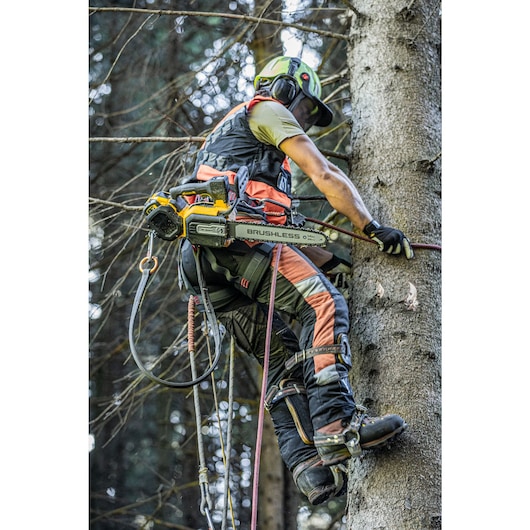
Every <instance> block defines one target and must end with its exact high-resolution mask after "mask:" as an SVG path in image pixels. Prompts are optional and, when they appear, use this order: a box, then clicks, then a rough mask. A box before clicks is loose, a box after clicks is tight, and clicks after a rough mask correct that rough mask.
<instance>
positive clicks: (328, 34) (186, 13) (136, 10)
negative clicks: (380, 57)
mask: <svg viewBox="0 0 530 530" xmlns="http://www.w3.org/2000/svg"><path fill="white" fill-rule="evenodd" d="M88 9H89V11H90V14H93V13H103V12H114V13H143V14H149V15H171V16H179V17H186V16H188V17H219V18H235V19H239V20H246V21H248V22H255V23H256V24H271V25H273V26H282V27H285V28H294V29H298V30H300V31H304V32H308V33H315V34H317V35H322V36H324V37H331V38H333V39H340V40H348V37H347V35H343V34H342V33H334V32H333V31H325V30H320V29H316V28H310V27H308V26H303V25H301V24H291V23H289V22H283V21H281V20H272V19H267V18H262V17H253V16H250V15H237V14H235V13H212V12H201V11H178V10H177V11H175V10H173V9H139V8H135V7H92V6H88Z"/></svg>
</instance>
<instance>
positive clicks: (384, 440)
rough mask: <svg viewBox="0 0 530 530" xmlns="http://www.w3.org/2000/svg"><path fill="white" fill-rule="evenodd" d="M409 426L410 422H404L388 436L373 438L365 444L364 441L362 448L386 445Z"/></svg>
mask: <svg viewBox="0 0 530 530" xmlns="http://www.w3.org/2000/svg"><path fill="white" fill-rule="evenodd" d="M407 427H408V424H406V423H403V425H401V426H400V427H398V428H397V429H396V430H395V431H393V432H391V433H388V434H387V435H386V436H383V437H382V438H378V439H377V440H372V441H371V442H367V443H365V444H363V443H362V444H361V449H373V448H374V447H380V446H383V445H386V444H387V443H388V442H390V441H391V440H392V439H393V438H395V437H396V436H397V435H398V434H401V433H402V432H403V431H404V430H406V429H407Z"/></svg>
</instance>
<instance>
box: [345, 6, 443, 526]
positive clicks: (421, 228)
mask: <svg viewBox="0 0 530 530" xmlns="http://www.w3.org/2000/svg"><path fill="white" fill-rule="evenodd" d="M403 5H404V4H403V3H402V2H396V1H393V0H385V1H382V0H380V1H376V2H373V1H372V2H368V1H359V2H356V4H355V6H356V11H357V12H356V14H354V15H353V17H352V26H351V39H352V40H351V46H350V48H349V55H348V65H349V69H350V79H351V94H352V123H353V134H352V154H353V158H352V168H351V169H352V176H353V177H352V178H353V181H354V183H355V184H356V186H357V187H358V188H359V191H360V192H361V195H362V196H363V198H364V200H365V203H366V205H367V206H368V209H369V210H370V211H371V213H372V215H373V216H374V218H375V219H377V220H378V221H379V222H380V223H381V224H383V225H387V226H393V227H395V228H399V229H401V230H403V231H404V232H405V234H406V235H407V236H408V237H409V238H410V240H411V241H412V242H413V243H430V244H439V243H440V238H441V220H440V216H441V212H440V202H441V199H440V195H441V192H440V167H439V160H438V159H439V153H440V143H441V130H440V129H441V127H440V124H441V110H440V56H439V51H440V50H439V48H440V28H439V3H438V2H435V1H433V0H427V1H425V2H421V3H414V2H412V3H409V6H408V8H403ZM353 257H354V270H353V278H352V283H351V319H352V343H353V352H354V367H353V369H352V383H353V388H354V390H355V391H356V400H357V402H358V403H359V404H363V405H366V406H368V407H369V409H370V413H371V414H373V415H382V414H386V413H390V412H394V413H397V414H400V415H401V416H403V417H404V418H405V420H406V421H407V423H408V424H409V429H408V430H407V431H406V432H405V433H404V434H402V435H401V436H400V437H399V438H398V440H397V441H395V442H393V443H392V444H391V446H390V447H387V448H383V449H380V450H377V451H372V452H370V451H364V452H363V454H362V456H361V457H360V458H358V459H356V460H354V461H352V462H351V463H350V481H349V495H348V528H351V529H353V528H355V529H360V528H362V529H363V530H370V529H396V530H404V529H414V530H416V529H435V528H441V506H440V497H441V329H440V328H441V290H440V287H441V286H440V283H441V280H440V272H441V270H440V269H441V254H440V252H439V251H436V250H431V249H428V250H425V249H418V250H416V256H415V259H414V260H411V261H407V260H406V259H405V258H404V257H395V256H388V255H387V254H383V253H379V251H378V249H377V246H376V245H372V244H368V243H365V242H362V241H361V242H355V243H354V249H353ZM414 293H416V300H415V301H414ZM407 298H409V300H407Z"/></svg>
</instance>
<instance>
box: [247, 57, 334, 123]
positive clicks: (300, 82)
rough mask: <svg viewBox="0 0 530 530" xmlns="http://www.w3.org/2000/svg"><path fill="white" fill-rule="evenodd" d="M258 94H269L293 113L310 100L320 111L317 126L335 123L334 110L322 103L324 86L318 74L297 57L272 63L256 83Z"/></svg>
mask: <svg viewBox="0 0 530 530" xmlns="http://www.w3.org/2000/svg"><path fill="white" fill-rule="evenodd" d="M254 87H255V89H256V90H263V89H265V90H267V92H269V93H270V95H271V97H273V98H274V99H277V100H278V101H279V102H280V103H282V104H283V105H285V106H286V107H287V108H288V109H289V110H291V111H292V110H294V108H295V107H296V105H298V103H299V102H300V99H301V98H303V97H304V96H305V97H308V98H310V99H311V100H312V101H313V102H314V103H315V104H316V105H317V107H318V117H317V119H316V121H315V123H314V125H317V126H319V127H327V126H328V125H329V124H330V123H331V120H332V119H333V112H332V111H331V109H330V108H329V107H328V106H327V105H326V104H325V103H324V102H322V101H321V100H320V96H321V94H322V86H321V85H320V79H319V78H318V76H317V74H316V73H315V72H314V71H313V70H312V69H311V68H309V66H307V64H305V63H304V62H303V61H302V60H301V59H298V58H297V57H285V56H282V57H277V58H276V59H273V60H272V61H270V62H269V63H267V65H266V66H265V68H263V70H262V71H261V72H260V73H259V74H258V75H257V76H256V78H255V79H254Z"/></svg>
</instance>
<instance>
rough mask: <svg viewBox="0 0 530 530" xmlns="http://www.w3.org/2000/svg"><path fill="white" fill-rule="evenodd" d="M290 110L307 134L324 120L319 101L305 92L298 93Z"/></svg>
mask: <svg viewBox="0 0 530 530" xmlns="http://www.w3.org/2000/svg"><path fill="white" fill-rule="evenodd" d="M288 108H289V110H290V111H291V112H292V113H293V116H294V117H295V118H296V121H298V123H299V124H300V126H301V127H302V129H304V131H306V132H307V131H308V130H309V129H310V128H311V127H313V125H316V124H317V123H318V122H319V121H320V120H321V118H322V112H321V109H320V106H319V101H318V100H317V99H315V98H312V97H310V96H307V95H306V94H304V93H303V92H299V93H298V95H297V96H296V97H295V98H294V100H293V102H292V103H291V105H289V107H288Z"/></svg>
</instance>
